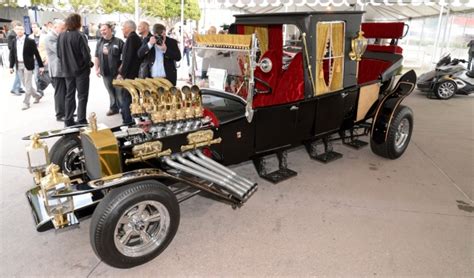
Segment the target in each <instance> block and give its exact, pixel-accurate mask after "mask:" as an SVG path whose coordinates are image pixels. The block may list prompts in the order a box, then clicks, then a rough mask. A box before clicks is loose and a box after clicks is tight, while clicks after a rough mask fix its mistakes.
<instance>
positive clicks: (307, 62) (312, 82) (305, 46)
mask: <svg viewBox="0 0 474 278" xmlns="http://www.w3.org/2000/svg"><path fill="white" fill-rule="evenodd" d="M302 35H303V45H304V52H305V56H306V65H307V66H308V72H309V79H310V81H311V85H312V86H311V87H312V88H313V95H316V83H315V82H314V78H313V70H312V68H311V62H310V61H309V54H308V44H307V42H306V33H303V34H302Z"/></svg>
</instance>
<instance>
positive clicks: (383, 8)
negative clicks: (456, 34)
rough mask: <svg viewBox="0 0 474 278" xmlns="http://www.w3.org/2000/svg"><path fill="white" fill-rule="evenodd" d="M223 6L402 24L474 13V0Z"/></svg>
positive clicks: (230, 1)
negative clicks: (350, 14)
mask: <svg viewBox="0 0 474 278" xmlns="http://www.w3.org/2000/svg"><path fill="white" fill-rule="evenodd" d="M217 2H218V3H220V4H222V5H223V6H224V7H227V8H229V7H234V8H238V9H239V10H241V11H242V12H244V13H277V12H304V11H324V10H327V11H350V10H363V11H365V12H366V14H365V21H400V20H406V19H413V18H421V17H430V16H435V15H439V14H440V12H442V11H444V12H446V11H447V9H448V8H449V10H450V12H451V13H464V12H466V13H468V12H474V1H471V0H464V1H462V0H440V1H429V0H217Z"/></svg>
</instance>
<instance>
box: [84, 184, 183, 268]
mask: <svg viewBox="0 0 474 278" xmlns="http://www.w3.org/2000/svg"><path fill="white" fill-rule="evenodd" d="M178 226H179V204H178V201H177V199H176V197H175V195H174V194H173V192H171V191H170V190H169V189H168V188H167V187H166V186H165V185H163V184H161V183H159V182H157V181H154V180H148V181H140V182H136V183H133V184H130V185H124V186H122V187H120V188H116V189H113V190H112V192H110V193H108V194H107V196H105V198H104V199H103V200H102V201H101V202H100V204H99V205H98V206H97V208H96V210H95V211H94V214H93V216H92V220H91V228H90V241H91V245H92V249H94V252H95V253H96V254H97V256H98V257H99V258H100V259H101V260H102V261H104V262H105V263H107V264H108V265H110V266H113V267H118V268H130V267H134V266H137V265H140V264H143V263H146V262H148V261H150V260H152V259H153V258H155V257H156V256H158V255H159V254H160V253H161V252H163V251H164V250H165V249H166V247H168V245H169V244H170V243H171V241H172V240H173V238H174V236H175V234H176V232H177V230H178Z"/></svg>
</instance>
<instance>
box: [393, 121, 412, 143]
mask: <svg viewBox="0 0 474 278" xmlns="http://www.w3.org/2000/svg"><path fill="white" fill-rule="evenodd" d="M410 128H411V123H410V121H409V120H408V118H403V119H402V120H401V121H400V123H399V124H398V127H397V131H396V132H395V150H396V151H401V150H402V149H403V148H404V147H405V146H406V142H407V140H408V138H409V137H410Z"/></svg>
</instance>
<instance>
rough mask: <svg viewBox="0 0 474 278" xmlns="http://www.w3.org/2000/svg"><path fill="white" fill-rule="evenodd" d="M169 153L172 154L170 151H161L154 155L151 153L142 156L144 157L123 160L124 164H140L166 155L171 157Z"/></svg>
mask: <svg viewBox="0 0 474 278" xmlns="http://www.w3.org/2000/svg"><path fill="white" fill-rule="evenodd" d="M171 153H172V152H171V149H167V150H165V151H162V152H156V153H151V154H148V155H144V156H139V157H135V158H129V159H126V160H125V164H130V163H136V162H142V161H145V160H148V159H152V158H159V157H162V156H168V155H171Z"/></svg>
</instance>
